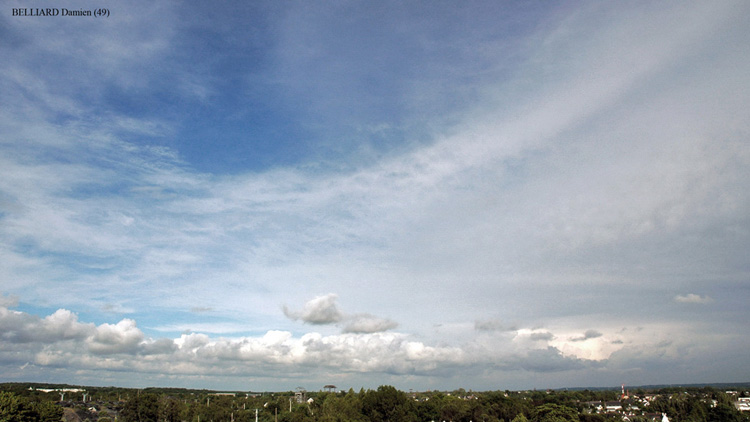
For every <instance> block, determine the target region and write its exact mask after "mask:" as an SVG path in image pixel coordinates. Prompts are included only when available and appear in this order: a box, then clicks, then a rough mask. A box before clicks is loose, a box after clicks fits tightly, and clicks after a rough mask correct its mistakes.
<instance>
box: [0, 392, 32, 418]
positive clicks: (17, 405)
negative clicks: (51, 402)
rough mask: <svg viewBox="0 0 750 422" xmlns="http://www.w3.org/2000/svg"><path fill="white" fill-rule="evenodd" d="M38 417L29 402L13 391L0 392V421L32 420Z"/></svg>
mask: <svg viewBox="0 0 750 422" xmlns="http://www.w3.org/2000/svg"><path fill="white" fill-rule="evenodd" d="M37 419H38V414H37V413H36V412H34V410H33V408H32V406H31V405H30V404H29V402H28V401H27V400H26V399H24V398H23V397H20V396H18V395H16V394H14V393H11V392H7V391H3V392H0V422H32V421H36V420H37Z"/></svg>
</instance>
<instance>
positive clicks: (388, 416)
mask: <svg viewBox="0 0 750 422" xmlns="http://www.w3.org/2000/svg"><path fill="white" fill-rule="evenodd" d="M410 403H411V402H409V401H407V398H406V394H405V393H404V392H402V391H399V390H397V389H396V388H395V387H392V386H390V385H381V386H380V387H378V389H377V391H372V390H369V391H367V392H366V393H365V395H364V397H363V398H362V412H363V413H364V415H365V416H367V418H369V420H370V421H371V422H410V421H412V420H415V416H416V415H415V413H414V412H413V408H410V407H409V404H410Z"/></svg>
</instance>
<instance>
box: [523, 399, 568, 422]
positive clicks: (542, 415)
mask: <svg viewBox="0 0 750 422" xmlns="http://www.w3.org/2000/svg"><path fill="white" fill-rule="evenodd" d="M531 420H532V421H534V422H578V411H577V410H576V409H573V408H571V407H568V406H562V405H559V404H554V403H546V404H543V405H541V406H537V407H536V408H534V411H533V412H532V415H531Z"/></svg>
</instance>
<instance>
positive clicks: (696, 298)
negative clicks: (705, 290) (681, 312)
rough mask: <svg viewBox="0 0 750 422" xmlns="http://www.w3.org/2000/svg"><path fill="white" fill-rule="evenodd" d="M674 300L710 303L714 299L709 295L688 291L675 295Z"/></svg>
mask: <svg viewBox="0 0 750 422" xmlns="http://www.w3.org/2000/svg"><path fill="white" fill-rule="evenodd" d="M674 301H675V302H678V303H711V302H713V301H714V300H713V299H711V298H710V297H709V296H701V295H697V294H695V293H688V294H686V295H677V296H675V297H674Z"/></svg>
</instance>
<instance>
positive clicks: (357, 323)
mask: <svg viewBox="0 0 750 422" xmlns="http://www.w3.org/2000/svg"><path fill="white" fill-rule="evenodd" d="M396 327H398V323H397V322H395V321H391V320H389V319H387V318H378V317H376V316H373V315H370V314H357V315H353V316H351V317H347V319H346V324H345V325H344V330H343V331H344V332H345V333H379V332H382V331H388V330H391V329H394V328H396Z"/></svg>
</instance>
